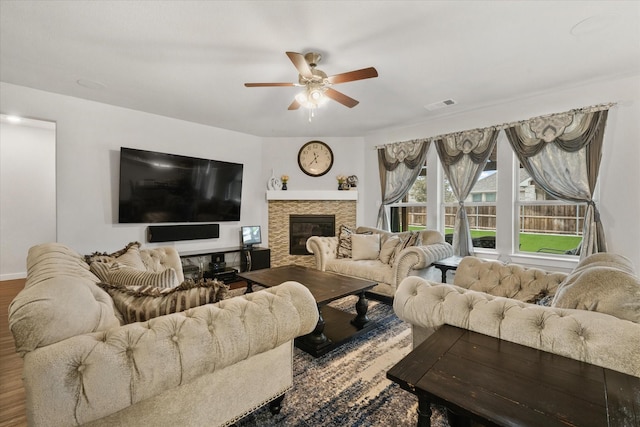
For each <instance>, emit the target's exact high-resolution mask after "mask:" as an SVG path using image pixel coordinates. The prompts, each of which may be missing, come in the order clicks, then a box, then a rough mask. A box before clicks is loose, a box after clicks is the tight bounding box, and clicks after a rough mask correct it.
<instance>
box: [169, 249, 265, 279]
mask: <svg viewBox="0 0 640 427" xmlns="http://www.w3.org/2000/svg"><path fill="white" fill-rule="evenodd" d="M231 253H239V254H240V271H242V272H245V271H255V270H261V269H263V268H270V267H271V250H270V249H269V248H262V247H256V246H254V247H252V248H244V247H241V246H235V247H231V248H218V249H200V250H194V251H184V252H180V258H181V259H186V258H195V257H211V262H210V263H209V264H208V265H203V266H202V269H203V274H204V276H205V277H211V278H217V279H219V280H222V281H224V282H227V281H233V280H235V279H236V277H235V276H236V273H237V272H238V271H237V270H236V269H235V268H230V267H227V266H226V261H225V255H226V254H231ZM183 266H184V263H183ZM185 273H186V272H185Z"/></svg>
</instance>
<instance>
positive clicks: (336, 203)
mask: <svg viewBox="0 0 640 427" xmlns="http://www.w3.org/2000/svg"><path fill="white" fill-rule="evenodd" d="M357 197H358V195H357V191H355V190H354V191H337V190H336V191H268V192H267V200H268V203H269V249H271V266H272V267H278V266H281V265H289V264H296V265H302V266H306V267H315V266H316V262H315V257H314V256H313V255H311V254H307V252H306V247H305V252H304V253H305V255H302V254H291V253H290V244H291V227H290V224H289V219H290V218H291V217H298V216H306V217H328V216H332V217H334V235H335V233H337V232H338V229H339V228H340V225H343V224H344V225H346V226H348V227H355V225H356V205H357ZM307 227H308V226H307ZM323 227H326V226H323ZM299 243H301V242H299ZM304 243H306V239H305V241H304Z"/></svg>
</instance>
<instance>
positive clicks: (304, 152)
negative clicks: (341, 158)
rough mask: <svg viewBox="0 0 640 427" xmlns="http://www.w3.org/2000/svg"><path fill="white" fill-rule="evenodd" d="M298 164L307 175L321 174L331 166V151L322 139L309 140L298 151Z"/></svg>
mask: <svg viewBox="0 0 640 427" xmlns="http://www.w3.org/2000/svg"><path fill="white" fill-rule="evenodd" d="M298 166H300V169H302V172H304V173H306V174H307V175H309V176H322V175H324V174H326V173H327V172H329V170H330V169H331V166H333V151H331V148H329V146H328V145H327V144H325V143H324V142H322V141H309V142H307V143H306V144H304V145H303V146H302V147H301V148H300V151H299V152H298Z"/></svg>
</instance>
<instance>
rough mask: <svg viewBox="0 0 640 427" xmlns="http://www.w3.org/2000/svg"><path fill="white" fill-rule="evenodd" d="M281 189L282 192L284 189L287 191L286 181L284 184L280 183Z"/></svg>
mask: <svg viewBox="0 0 640 427" xmlns="http://www.w3.org/2000/svg"><path fill="white" fill-rule="evenodd" d="M282 189H283V190H286V189H287V181H284V182H283V183H282Z"/></svg>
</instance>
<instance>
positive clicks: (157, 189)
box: [118, 147, 243, 223]
mask: <svg viewBox="0 0 640 427" xmlns="http://www.w3.org/2000/svg"><path fill="white" fill-rule="evenodd" d="M242 169H243V165H242V164H240V163H230V162H223V161H219V160H207V159H200V158H196V157H187V156H179V155H175V154H167V153H158V152H154V151H145V150H137V149H134V148H126V147H121V148H120V193H119V208H118V222H120V223H163V222H215V221H239V220H240V202H241V199H242Z"/></svg>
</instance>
